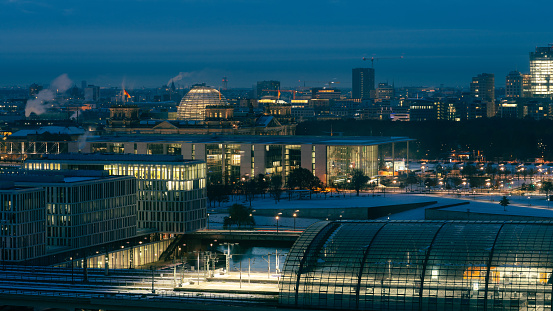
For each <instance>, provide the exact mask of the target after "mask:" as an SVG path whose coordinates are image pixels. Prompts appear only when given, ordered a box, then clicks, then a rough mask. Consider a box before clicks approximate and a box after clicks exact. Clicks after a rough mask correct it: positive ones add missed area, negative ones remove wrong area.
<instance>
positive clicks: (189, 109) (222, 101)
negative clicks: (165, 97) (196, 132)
mask: <svg viewBox="0 0 553 311" xmlns="http://www.w3.org/2000/svg"><path fill="white" fill-rule="evenodd" d="M226 105H228V101H227V99H226V98H225V97H224V96H223V94H221V92H219V91H218V90H216V89H214V88H211V87H207V86H196V87H194V88H192V89H191V90H190V91H189V92H188V94H186V95H185V96H184V97H183V98H182V100H181V101H180V104H179V107H178V110H177V118H178V119H179V120H193V121H203V120H205V107H206V106H226Z"/></svg>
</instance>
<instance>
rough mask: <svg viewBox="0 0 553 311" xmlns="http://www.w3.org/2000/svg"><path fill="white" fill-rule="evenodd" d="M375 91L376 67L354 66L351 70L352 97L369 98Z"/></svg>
mask: <svg viewBox="0 0 553 311" xmlns="http://www.w3.org/2000/svg"><path fill="white" fill-rule="evenodd" d="M371 91H374V69H373V68H354V69H352V71H351V97H352V98H353V99H369V98H371Z"/></svg>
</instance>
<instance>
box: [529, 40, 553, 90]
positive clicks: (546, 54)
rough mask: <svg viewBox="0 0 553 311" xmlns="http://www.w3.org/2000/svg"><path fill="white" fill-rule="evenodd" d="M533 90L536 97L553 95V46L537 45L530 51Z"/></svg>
mask: <svg viewBox="0 0 553 311" xmlns="http://www.w3.org/2000/svg"><path fill="white" fill-rule="evenodd" d="M530 76H531V78H530V79H531V80H530V83H531V86H530V88H531V92H532V95H533V96H536V97H549V96H551V95H553V86H552V85H551V84H552V83H553V81H551V80H552V79H553V46H549V47H536V51H535V52H532V53H530Z"/></svg>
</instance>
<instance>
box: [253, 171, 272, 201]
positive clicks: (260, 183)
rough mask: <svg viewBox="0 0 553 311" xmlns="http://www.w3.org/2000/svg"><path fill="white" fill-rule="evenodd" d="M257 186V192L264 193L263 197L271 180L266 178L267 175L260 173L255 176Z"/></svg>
mask: <svg viewBox="0 0 553 311" xmlns="http://www.w3.org/2000/svg"><path fill="white" fill-rule="evenodd" d="M255 188H256V189H255V192H256V193H259V194H263V197H265V191H267V188H269V182H268V181H267V180H266V179H265V175H263V174H258V175H257V176H255Z"/></svg>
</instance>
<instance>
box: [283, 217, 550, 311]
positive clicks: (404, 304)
mask: <svg viewBox="0 0 553 311" xmlns="http://www.w3.org/2000/svg"><path fill="white" fill-rule="evenodd" d="M552 271H553V222H514V221H513V222H466V221H465V222H463V221H325V222H319V223H316V224H314V225H312V226H311V227H309V228H308V229H307V230H306V231H305V232H304V233H303V234H302V235H301V237H300V238H299V239H298V240H297V242H296V243H295V244H294V246H293V247H292V249H291V250H290V252H289V254H288V257H287V259H286V263H285V265H284V270H283V277H282V279H281V283H280V295H279V303H280V305H281V306H285V307H295V308H314V309H342V310H551V297H552V295H551V294H552V292H553V287H552V277H551V276H552Z"/></svg>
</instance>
